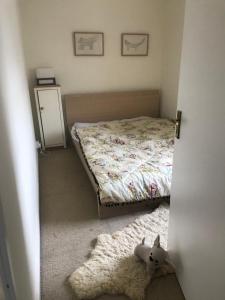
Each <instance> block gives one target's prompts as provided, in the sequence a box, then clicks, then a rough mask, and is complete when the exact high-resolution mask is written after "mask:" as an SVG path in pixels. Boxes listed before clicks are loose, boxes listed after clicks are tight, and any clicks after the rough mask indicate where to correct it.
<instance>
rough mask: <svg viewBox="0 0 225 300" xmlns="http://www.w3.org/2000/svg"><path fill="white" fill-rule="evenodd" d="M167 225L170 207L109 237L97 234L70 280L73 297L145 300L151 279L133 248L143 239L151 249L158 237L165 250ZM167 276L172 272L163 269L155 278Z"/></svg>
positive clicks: (137, 220) (144, 217)
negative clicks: (117, 295)
mask: <svg viewBox="0 0 225 300" xmlns="http://www.w3.org/2000/svg"><path fill="white" fill-rule="evenodd" d="M168 221H169V206H168V205H161V206H160V207H159V208H157V209H156V210H155V211H153V212H152V213H150V214H146V215H143V216H141V217H139V218H138V219H136V220H135V221H134V222H133V223H131V224H130V225H128V226H126V227H125V228H124V229H122V230H120V231H116V232H115V233H113V234H112V235H111V234H100V235H99V236H98V237H97V242H96V245H95V248H94V249H93V250H92V251H91V254H90V258H89V259H88V260H87V262H85V263H84V264H83V265H82V266H81V267H80V268H78V269H77V270H76V271H75V272H74V273H73V274H72V275H71V276H70V278H69V282H70V284H71V286H72V288H73V290H74V292H75V294H76V296H77V297H78V298H79V299H93V298H95V297H97V296H100V295H102V294H114V295H115V294H125V295H127V296H128V297H130V298H131V299H132V300H140V299H144V296H145V289H146V287H147V285H148V284H149V281H150V277H149V275H148V273H147V271H146V266H145V264H144V263H143V262H141V261H140V260H139V259H138V258H137V257H136V256H135V255H134V248H135V247H136V245H137V244H139V243H140V242H141V240H142V238H143V237H146V238H147V242H148V243H149V244H150V245H153V243H154V240H155V238H156V236H157V235H158V234H160V241H161V246H162V247H164V248H165V249H167V236H168ZM78 247H79V245H78ZM168 273H173V270H172V269H171V267H169V266H168V265H164V266H163V267H162V269H160V270H158V271H157V272H156V274H155V276H162V275H166V274H168Z"/></svg>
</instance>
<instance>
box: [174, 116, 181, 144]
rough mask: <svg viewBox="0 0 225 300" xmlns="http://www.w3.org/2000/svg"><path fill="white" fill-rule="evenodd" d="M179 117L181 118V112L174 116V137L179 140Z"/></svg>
mask: <svg viewBox="0 0 225 300" xmlns="http://www.w3.org/2000/svg"><path fill="white" fill-rule="evenodd" d="M181 116H182V111H181V110H178V111H177V116H176V125H175V135H176V138H177V139H179V138H180V126H181Z"/></svg>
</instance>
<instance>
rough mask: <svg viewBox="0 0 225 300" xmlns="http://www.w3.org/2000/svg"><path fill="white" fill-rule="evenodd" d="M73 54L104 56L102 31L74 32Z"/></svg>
mask: <svg viewBox="0 0 225 300" xmlns="http://www.w3.org/2000/svg"><path fill="white" fill-rule="evenodd" d="M73 35H74V55H75V56H104V33H103V32H84V31H83V32H82V31H76V32H74V34H73Z"/></svg>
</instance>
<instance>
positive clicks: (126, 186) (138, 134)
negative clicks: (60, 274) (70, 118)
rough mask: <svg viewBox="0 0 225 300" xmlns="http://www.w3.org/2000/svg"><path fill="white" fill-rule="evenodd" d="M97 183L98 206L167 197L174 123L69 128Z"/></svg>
mask: <svg viewBox="0 0 225 300" xmlns="http://www.w3.org/2000/svg"><path fill="white" fill-rule="evenodd" d="M71 133H72V136H74V135H76V136H77V137H78V138H79V140H80V143H81V145H82V148H83V151H84V154H85V156H86V159H87V162H88V164H89V167H90V169H91V170H92V172H93V174H94V175H95V177H96V180H97V181H98V184H99V196H100V201H101V203H117V202H132V201H140V200H144V199H153V198H156V197H162V196H169V194H170V186H171V177H172V162H173V151H174V123H173V122H172V121H169V120H167V119H156V118H150V117H141V118H137V119H130V120H121V121H110V122H101V123H99V124H98V123H96V124H95V125H91V126H89V127H85V128H76V126H75V125H74V126H73V128H72V131H71Z"/></svg>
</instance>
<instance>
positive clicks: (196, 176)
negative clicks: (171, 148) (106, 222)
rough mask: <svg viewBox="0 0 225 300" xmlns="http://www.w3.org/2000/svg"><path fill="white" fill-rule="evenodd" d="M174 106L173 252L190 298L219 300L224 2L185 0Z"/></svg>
mask: <svg viewBox="0 0 225 300" xmlns="http://www.w3.org/2000/svg"><path fill="white" fill-rule="evenodd" d="M178 109H179V110H181V111H182V112H183V120H182V124H181V135H180V140H177V141H176V151H175V157H174V169H173V183H172V192H171V215H170V226H169V248H170V253H171V255H172V257H173V258H174V260H175V262H176V264H177V274H178V279H179V281H180V284H181V286H182V289H183V291H184V295H185V297H186V299H187V300H213V299H215V300H224V299H225V1H224V0H197V1H196V0H186V8H185V24H184V37H183V51H182V61H181V71H180V84H179V100H178Z"/></svg>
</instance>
